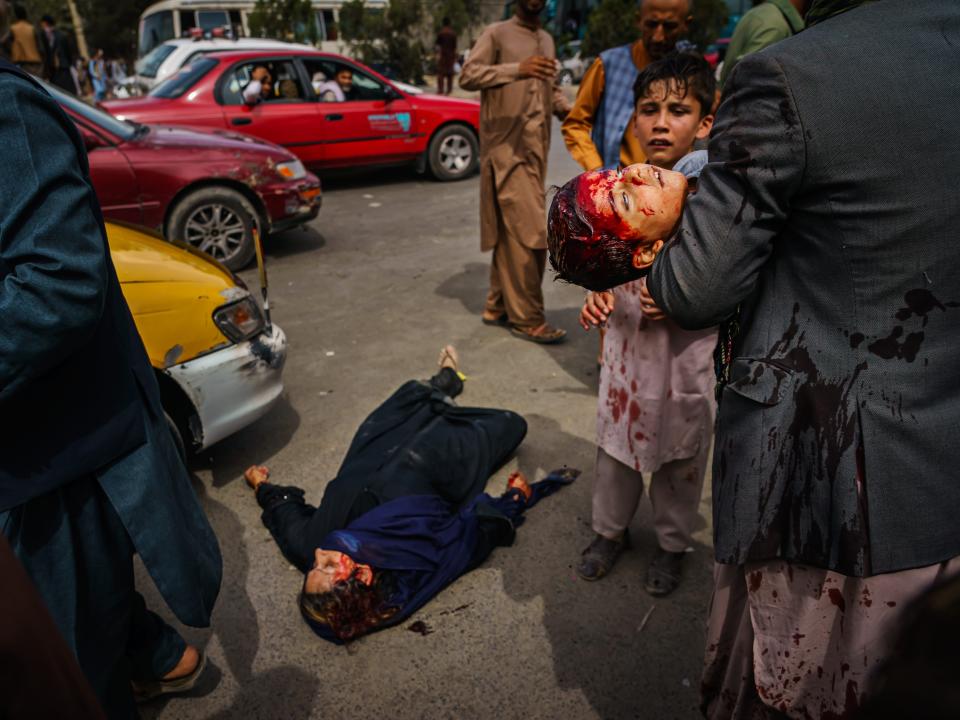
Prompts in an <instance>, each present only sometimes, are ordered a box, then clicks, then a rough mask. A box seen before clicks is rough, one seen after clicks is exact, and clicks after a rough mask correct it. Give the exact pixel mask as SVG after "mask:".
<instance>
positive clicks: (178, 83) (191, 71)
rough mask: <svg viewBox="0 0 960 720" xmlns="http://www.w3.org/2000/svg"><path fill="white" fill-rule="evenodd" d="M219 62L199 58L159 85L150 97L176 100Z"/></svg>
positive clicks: (151, 92) (207, 58)
mask: <svg viewBox="0 0 960 720" xmlns="http://www.w3.org/2000/svg"><path fill="white" fill-rule="evenodd" d="M219 62H220V61H219V60H214V59H212V58H209V57H199V58H197V59H196V60H194V61H193V62H192V63H190V64H189V65H184V66H183V67H182V68H180V69H179V70H177V72H176V73H174V74H173V75H171V76H170V77H168V78H167V79H166V80H164V81H163V82H161V83H160V84H159V85H157V86H156V87H155V88H154V89H153V90H151V91H150V97H159V98H176V97H180V96H181V95H183V94H184V93H185V92H186V91H187V90H189V89H190V88H192V87H193V86H194V85H196V84H197V82H198V81H199V80H200V78H202V77H203V76H204V75H206V74H207V73H208V72H210V70H211V69H212V68H214V67H216V65H217V63H219Z"/></svg>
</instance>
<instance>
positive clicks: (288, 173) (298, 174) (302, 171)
mask: <svg viewBox="0 0 960 720" xmlns="http://www.w3.org/2000/svg"><path fill="white" fill-rule="evenodd" d="M277 174H278V175H279V176H280V177H282V178H283V179H284V180H302V179H303V178H305V177H306V176H307V169H306V168H305V167H304V166H303V163H302V162H300V161H299V160H291V161H290V162H282V163H277Z"/></svg>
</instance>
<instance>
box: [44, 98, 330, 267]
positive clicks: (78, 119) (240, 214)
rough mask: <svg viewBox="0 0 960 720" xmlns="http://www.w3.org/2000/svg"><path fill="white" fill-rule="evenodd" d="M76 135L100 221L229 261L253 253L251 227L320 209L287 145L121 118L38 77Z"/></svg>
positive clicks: (282, 223)
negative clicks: (140, 228)
mask: <svg viewBox="0 0 960 720" xmlns="http://www.w3.org/2000/svg"><path fill="white" fill-rule="evenodd" d="M46 87H47V88H48V90H49V92H50V93H51V94H52V95H53V96H54V98H55V99H56V100H57V101H58V102H59V103H60V106H61V107H62V108H63V109H64V111H66V113H67V115H69V117H70V118H71V119H72V120H73V122H74V124H75V125H76V126H77V129H78V130H79V131H80V134H81V135H82V136H83V139H84V144H85V145H86V148H87V156H88V158H89V163H90V178H91V180H92V181H93V186H94V190H95V191H96V193H97V199H98V200H99V201H100V207H101V208H102V210H103V214H104V217H105V218H107V219H108V220H118V221H121V222H128V223H134V224H137V225H144V226H146V227H149V228H152V229H156V230H159V231H160V232H162V233H163V235H164V236H165V237H166V238H168V239H176V240H183V241H185V242H188V243H189V244H191V245H193V246H194V247H196V248H198V249H199V250H203V251H204V252H206V253H208V254H210V255H212V256H213V257H214V258H215V259H217V260H218V261H220V262H223V263H224V264H225V265H227V266H228V267H229V268H230V269H231V270H238V269H240V268H242V267H244V266H245V265H246V264H247V263H248V262H250V260H251V259H252V258H253V254H254V248H253V231H254V228H256V229H258V230H259V231H260V232H261V233H262V234H267V233H269V232H278V231H282V230H286V229H288V228H291V227H295V226H297V225H302V224H303V223H306V222H309V221H310V220H313V219H314V218H315V217H316V216H317V213H318V212H319V210H320V201H321V192H320V181H319V180H318V179H317V177H316V176H315V175H313V174H311V173H309V172H307V171H306V169H305V168H304V166H303V164H302V163H301V162H300V161H299V160H298V159H297V158H296V157H295V156H294V155H293V154H292V153H291V152H289V151H288V150H285V149H284V148H281V147H279V146H277V145H274V144H272V143H269V142H266V141H264V140H259V139H256V138H253V137H249V136H247V135H241V134H239V133H234V132H228V131H227V130H222V131H217V130H210V129H187V128H182V127H172V126H163V125H157V126H147V125H140V124H137V123H133V122H121V121H118V120H117V119H116V118H114V117H112V116H111V115H109V114H108V113H106V112H103V111H102V110H100V109H98V108H95V107H92V106H90V105H87V104H86V103H84V102H82V101H81V100H79V99H77V98H75V97H73V96H72V95H68V94H66V93H64V92H62V91H60V90H58V89H57V88H54V87H52V86H49V85H47V86H46Z"/></svg>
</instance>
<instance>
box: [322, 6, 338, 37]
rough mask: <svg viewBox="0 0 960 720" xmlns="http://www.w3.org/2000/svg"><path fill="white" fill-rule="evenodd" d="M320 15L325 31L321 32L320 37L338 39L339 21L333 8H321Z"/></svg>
mask: <svg viewBox="0 0 960 720" xmlns="http://www.w3.org/2000/svg"><path fill="white" fill-rule="evenodd" d="M320 17H321V18H322V20H323V32H322V33H321V34H320V39H321V40H336V39H337V22H336V20H334V19H333V10H321V11H320Z"/></svg>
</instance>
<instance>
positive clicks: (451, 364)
mask: <svg viewBox="0 0 960 720" xmlns="http://www.w3.org/2000/svg"><path fill="white" fill-rule="evenodd" d="M437 365H439V366H440V367H442V368H445V367H448V368H450V369H451V370H453V371H454V372H457V371H458V370H459V369H460V356H459V355H458V354H457V349H456V348H455V347H454V346H453V345H444V346H443V347H442V348H440V357H439V358H438V359H437Z"/></svg>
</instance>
